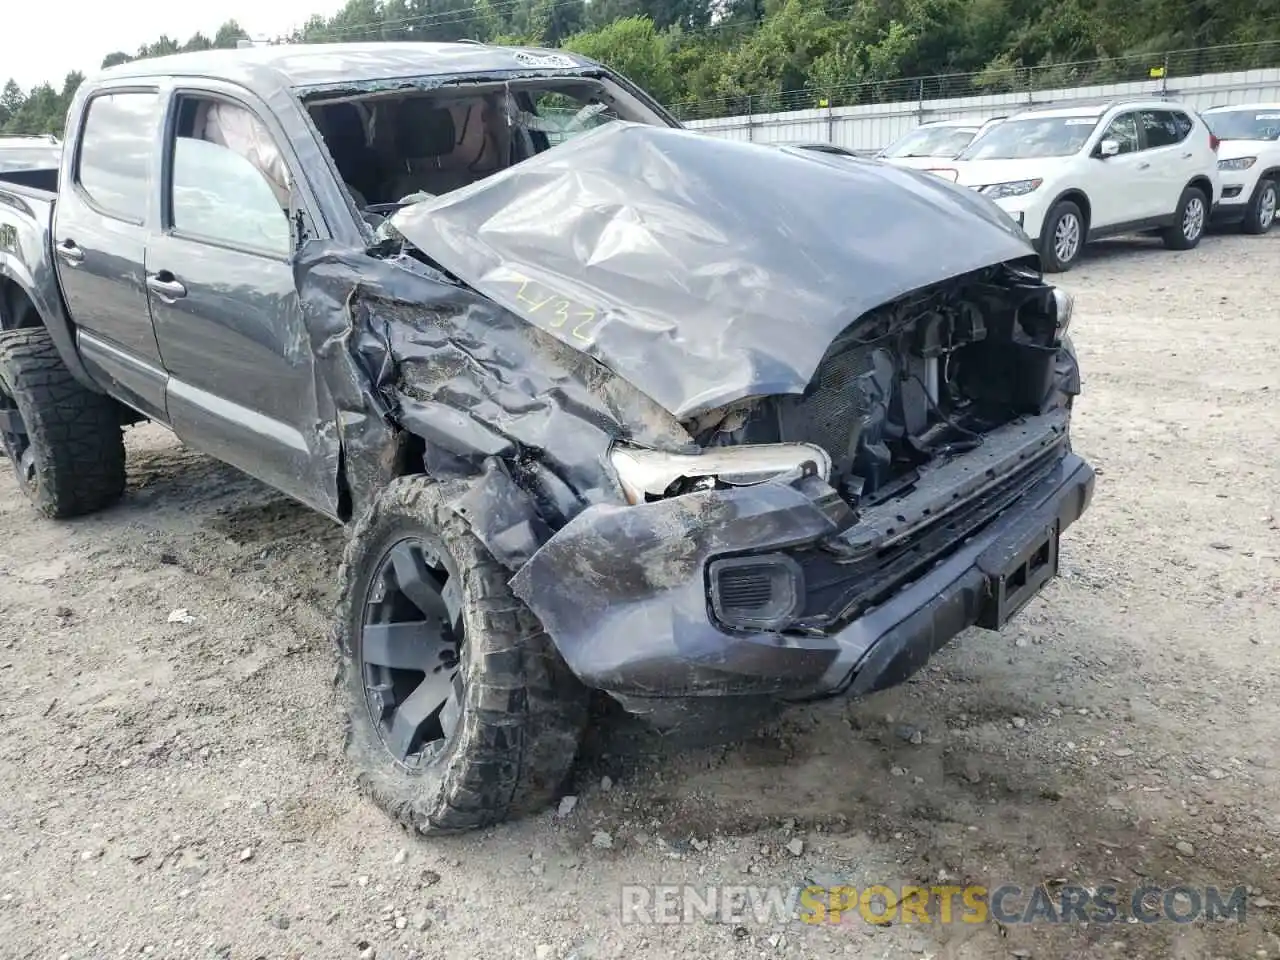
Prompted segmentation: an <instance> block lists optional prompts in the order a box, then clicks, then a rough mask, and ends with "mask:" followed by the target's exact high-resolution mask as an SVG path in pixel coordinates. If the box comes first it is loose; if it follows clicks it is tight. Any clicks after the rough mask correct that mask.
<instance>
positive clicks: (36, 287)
mask: <svg viewBox="0 0 1280 960" xmlns="http://www.w3.org/2000/svg"><path fill="white" fill-rule="evenodd" d="M40 273H41V274H42V273H43V271H41V272H40ZM43 284H44V288H43V289H42V285H41V281H40V277H39V276H34V275H32V274H31V273H30V272H28V271H27V269H26V266H25V264H23V263H22V262H20V261H18V260H16V259H15V258H13V257H9V256H0V330H31V329H36V328H39V327H43V328H44V329H45V330H48V331H49V336H50V337H52V338H53V343H54V346H55V347H56V348H57V350H58V354H59V356H61V357H62V362H63V363H64V364H66V367H67V369H68V370H70V371H71V375H72V376H73V377H75V379H76V380H77V381H78V382H79V383H80V384H81V385H82V386H84V387H87V388H88V389H90V390H92V391H94V392H95V393H105V392H106V391H105V390H103V389H102V387H100V386H99V385H98V384H97V383H96V382H94V379H93V377H91V376H89V371H87V370H86V369H85V368H84V364H83V363H81V362H80V352H79V351H78V350H77V349H76V335H75V329H74V327H72V325H71V319H70V317H69V316H68V314H67V312H66V310H65V309H64V308H63V306H62V298H61V293H60V292H59V291H58V290H57V287H56V285H57V280H56V279H55V278H54V276H53V274H52V272H50V274H49V276H48V278H47V279H45V280H44V281H43ZM50 288H52V289H50ZM46 294H47V295H46ZM50 297H52V298H54V299H53V301H52V302H51V301H50ZM11 310H13V311H14V313H13V314H11V313H10V311H11ZM19 311H22V312H19ZM31 311H34V314H35V315H34V317H33V316H32V315H31ZM15 315H16V316H17V317H19V318H20V319H21V322H16V321H15V324H16V325H14V326H10V325H9V324H10V322H11V320H10V318H11V316H15Z"/></svg>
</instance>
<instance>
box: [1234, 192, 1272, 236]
mask: <svg viewBox="0 0 1280 960" xmlns="http://www.w3.org/2000/svg"><path fill="white" fill-rule="evenodd" d="M1275 221H1276V182H1275V181H1274V180H1259V181H1258V185H1257V186H1256V187H1254V189H1253V197H1252V198H1251V199H1250V200H1249V209H1248V210H1246V211H1245V214H1244V223H1243V224H1242V226H1243V228H1244V232H1245V233H1266V232H1267V231H1268V230H1270V229H1271V224H1273V223H1275Z"/></svg>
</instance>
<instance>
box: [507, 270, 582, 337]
mask: <svg viewBox="0 0 1280 960" xmlns="http://www.w3.org/2000/svg"><path fill="white" fill-rule="evenodd" d="M529 283H530V281H529V279H528V278H527V277H522V278H521V279H520V289H519V290H517V291H516V299H517V300H518V301H520V302H521V303H523V304H526V305H527V306H528V307H529V312H530V313H533V314H537V315H538V316H539V317H546V318H547V320H546V324H547V326H548V327H550V328H551V329H552V330H559V329H560V328H561V327H565V326H567V325H569V324H572V326H570V327H569V336H571V337H573V338H574V339H575V340H581V341H582V342H584V343H590V342H591V328H592V324H594V323H595V319H596V312H595V311H594V310H592V309H591V308H589V307H584V306H582V305H581V304H578V303H574V302H573V301H572V300H566V299H564V298H563V297H557V296H556V295H555V294H552V295H551V296H549V297H547V298H545V299H542V300H536V299H534V298H532V297H530V296H528V295H527V293H526V291H527V290H528V287H529ZM547 306H551V310H550V311H548V312H546V313H544V312H542V311H543V308H545V307H547Z"/></svg>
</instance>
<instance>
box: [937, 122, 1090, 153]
mask: <svg viewBox="0 0 1280 960" xmlns="http://www.w3.org/2000/svg"><path fill="white" fill-rule="evenodd" d="M1097 125H1098V118H1097V117H1029V118H1027V119H1025V120H1006V121H1004V123H1002V124H1000V125H999V126H997V127H993V128H992V129H991V130H989V131H987V133H985V134H983V135H982V136H981V137H979V138H978V139H977V140H975V141H974V142H973V144H972V145H971V146H970V147H969V148H968V149H967V150H965V151H964V152H963V153H961V154H960V156H959V157H957V158H956V159H958V160H1028V159H1031V158H1033V157H1069V156H1071V155H1072V154H1073V153H1079V152H1080V148H1081V147H1083V146H1084V145H1085V142H1086V141H1087V140H1088V139H1089V134H1091V133H1093V128H1094V127H1096V126H1097Z"/></svg>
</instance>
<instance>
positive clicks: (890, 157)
mask: <svg viewBox="0 0 1280 960" xmlns="http://www.w3.org/2000/svg"><path fill="white" fill-rule="evenodd" d="M1003 119H1004V117H993V118H991V119H989V120H979V119H976V118H967V119H953V120H931V121H929V122H928V123H922V124H920V126H918V127H916V128H915V129H914V130H912V131H911V132H910V133H906V134H903V135H902V136H901V137H899V138H898V139H897V140H895V141H893V143H891V144H889V146H887V147H885V148H884V149H883V150H881V151H880V152H879V153H877V154H876V155H875V159H877V160H883V161H885V162H886V163H892V164H893V165H894V166H897V167H911V168H913V169H915V170H929V169H931V168H933V167H938V166H946V164H945V163H944V162H942V161H947V160H950V159H952V158H953V157H954V156H955V155H956V154H957V153H959V152H960V151H961V150H963V149H964V148H965V147H967V146H968V145H969V144H970V143H971V142H972V141H974V140H976V139H977V138H978V137H979V136H981V135H982V134H983V133H985V132H986V131H987V130H989V129H990V128H991V127H993V126H995V125H996V124H997V123H999V122H1000V121H1001V120H1003Z"/></svg>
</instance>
